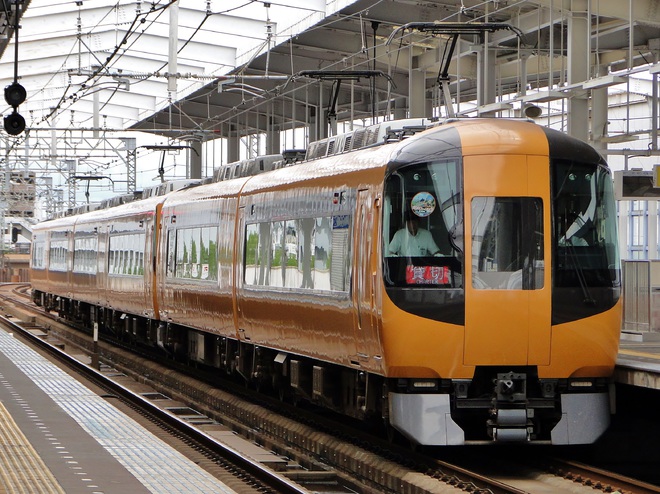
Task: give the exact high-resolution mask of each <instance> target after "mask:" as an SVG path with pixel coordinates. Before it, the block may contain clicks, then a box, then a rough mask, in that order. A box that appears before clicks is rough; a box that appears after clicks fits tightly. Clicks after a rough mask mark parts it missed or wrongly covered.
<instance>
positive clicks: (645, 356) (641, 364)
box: [614, 332, 660, 390]
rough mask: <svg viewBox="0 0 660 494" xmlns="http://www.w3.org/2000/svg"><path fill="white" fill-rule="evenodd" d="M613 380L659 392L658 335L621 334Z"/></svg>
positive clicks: (659, 354)
mask: <svg viewBox="0 0 660 494" xmlns="http://www.w3.org/2000/svg"><path fill="white" fill-rule="evenodd" d="M614 380H615V382H617V383H621V384H629V385H631V386H639V387H643V388H650V389H658V390H660V333H649V334H646V335H636V334H633V333H626V332H622V334H621V344H620V347H619V356H618V358H617V361H616V370H615V372H614Z"/></svg>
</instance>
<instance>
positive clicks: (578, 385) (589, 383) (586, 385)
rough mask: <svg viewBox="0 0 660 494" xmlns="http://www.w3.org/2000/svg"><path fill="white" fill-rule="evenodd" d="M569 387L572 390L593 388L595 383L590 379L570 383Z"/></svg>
mask: <svg viewBox="0 0 660 494" xmlns="http://www.w3.org/2000/svg"><path fill="white" fill-rule="evenodd" d="M568 385H569V386H570V387H571V388H593V386H594V382H593V381H591V380H589V379H578V380H575V381H569V383H568Z"/></svg>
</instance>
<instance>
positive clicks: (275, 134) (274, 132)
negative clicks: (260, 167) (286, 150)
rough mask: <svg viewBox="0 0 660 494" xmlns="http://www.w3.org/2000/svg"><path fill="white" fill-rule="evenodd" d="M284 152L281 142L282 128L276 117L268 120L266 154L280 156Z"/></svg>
mask: <svg viewBox="0 0 660 494" xmlns="http://www.w3.org/2000/svg"><path fill="white" fill-rule="evenodd" d="M281 150H282V144H281V142H280V126H279V124H277V123H276V119H275V118H274V117H269V118H268V129H267V131H266V154H278V153H280V152H281Z"/></svg>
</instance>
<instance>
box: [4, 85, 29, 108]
mask: <svg viewBox="0 0 660 494" xmlns="http://www.w3.org/2000/svg"><path fill="white" fill-rule="evenodd" d="M26 97H27V91H26V90H25V88H24V87H23V86H21V85H20V84H19V83H18V82H14V83H12V84H10V85H9V86H7V87H5V101H6V102H7V104H8V105H9V106H11V107H12V108H14V110H15V109H16V107H17V106H18V105H20V104H21V103H23V101H25V98H26Z"/></svg>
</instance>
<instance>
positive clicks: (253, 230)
mask: <svg viewBox="0 0 660 494" xmlns="http://www.w3.org/2000/svg"><path fill="white" fill-rule="evenodd" d="M259 246H260V242H259V224H258V223H253V224H251V225H246V227H245V254H244V257H243V266H244V268H243V281H244V282H245V284H247V285H262V284H263V282H261V283H260V282H259V280H260V277H259V275H260V273H261V271H262V269H261V256H260V252H259Z"/></svg>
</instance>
